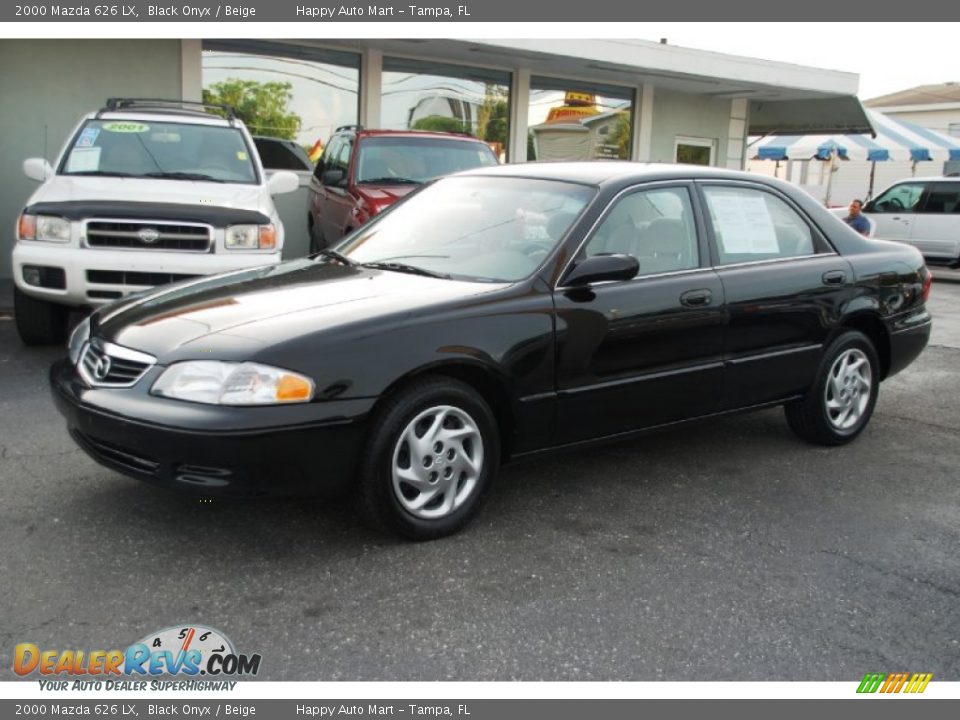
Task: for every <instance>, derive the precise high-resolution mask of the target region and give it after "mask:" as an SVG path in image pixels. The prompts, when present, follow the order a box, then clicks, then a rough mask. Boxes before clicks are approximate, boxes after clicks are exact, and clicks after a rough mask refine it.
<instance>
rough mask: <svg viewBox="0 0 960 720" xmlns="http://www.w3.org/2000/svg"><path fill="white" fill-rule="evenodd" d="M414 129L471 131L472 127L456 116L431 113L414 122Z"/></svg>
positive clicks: (451, 131) (454, 131) (455, 131)
mask: <svg viewBox="0 0 960 720" xmlns="http://www.w3.org/2000/svg"><path fill="white" fill-rule="evenodd" d="M411 129H413V130H429V131H431V132H448V133H469V132H470V128H468V127H466V126H465V125H464V123H462V122H460V121H459V120H457V119H456V118H452V117H447V116H445V115H429V116H427V117H424V118H420V119H419V120H417V121H416V122H415V123H414V124H413V128H411Z"/></svg>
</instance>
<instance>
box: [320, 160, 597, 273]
mask: <svg viewBox="0 0 960 720" xmlns="http://www.w3.org/2000/svg"><path fill="white" fill-rule="evenodd" d="M594 194H595V190H594V188H592V187H587V186H584V185H575V184H573V183H565V182H555V181H552V180H535V179H529V178H516V177H471V176H457V177H450V178H444V179H442V180H438V181H437V182H436V183H434V184H433V185H430V186H429V187H426V188H424V189H423V190H421V191H420V192H418V193H416V194H414V195H411V196H409V197H408V198H407V199H406V200H404V201H403V202H400V203H398V204H397V205H395V206H394V207H393V208H391V209H390V210H388V211H387V212H385V213H384V214H383V215H380V216H379V217H378V218H377V219H375V220H373V222H371V223H369V224H368V225H365V226H363V227H361V228H359V229H358V230H357V231H356V232H354V233H353V234H351V235H349V236H348V237H346V238H345V239H344V241H343V242H342V243H340V245H338V246H337V248H336V250H337V252H339V253H341V254H343V255H345V256H346V257H347V258H348V259H349V260H351V261H353V262H357V263H361V264H364V265H372V266H381V267H384V268H385V269H387V270H394V269H395V270H398V271H401V272H410V271H414V272H421V273H422V274H431V275H439V276H443V277H451V278H456V279H464V280H479V281H487V282H510V281H516V280H521V279H523V278H525V277H528V276H530V275H531V274H533V272H534V271H535V270H536V269H537V268H538V267H540V265H541V264H542V263H543V261H544V260H545V259H546V257H547V255H548V254H549V253H550V252H551V251H552V250H553V248H554V247H556V245H557V243H558V242H560V240H561V238H563V236H564V235H565V234H566V232H567V230H568V229H569V228H570V226H571V225H572V224H573V222H574V220H576V219H577V217H578V216H579V215H580V213H581V212H582V211H583V209H584V207H586V205H587V203H588V202H589V201H590V200H591V199H592V198H593V196H594Z"/></svg>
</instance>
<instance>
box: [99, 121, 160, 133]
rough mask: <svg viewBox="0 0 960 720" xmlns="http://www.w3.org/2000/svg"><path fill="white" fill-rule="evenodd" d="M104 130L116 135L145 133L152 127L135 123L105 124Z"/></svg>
mask: <svg viewBox="0 0 960 720" xmlns="http://www.w3.org/2000/svg"><path fill="white" fill-rule="evenodd" d="M103 129H104V130H106V131H107V132H115V133H145V132H147V131H148V130H150V126H149V125H144V124H143V123H135V122H108V123H104V125H103Z"/></svg>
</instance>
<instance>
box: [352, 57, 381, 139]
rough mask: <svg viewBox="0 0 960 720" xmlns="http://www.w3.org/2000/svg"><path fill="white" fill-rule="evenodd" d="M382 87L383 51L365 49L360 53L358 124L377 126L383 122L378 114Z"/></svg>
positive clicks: (370, 126) (369, 126)
mask: <svg viewBox="0 0 960 720" xmlns="http://www.w3.org/2000/svg"><path fill="white" fill-rule="evenodd" d="M382 87H383V53H382V52H380V51H379V50H371V49H369V48H368V49H366V50H364V51H363V53H362V54H361V55H360V107H359V109H358V110H359V121H360V124H361V125H363V126H364V127H368V128H379V127H380V126H381V123H382V122H383V118H382V117H381V115H380V94H381V89H382Z"/></svg>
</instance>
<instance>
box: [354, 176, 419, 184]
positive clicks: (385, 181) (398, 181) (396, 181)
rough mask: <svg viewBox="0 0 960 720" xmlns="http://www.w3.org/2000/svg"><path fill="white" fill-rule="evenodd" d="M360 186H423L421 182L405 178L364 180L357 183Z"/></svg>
mask: <svg viewBox="0 0 960 720" xmlns="http://www.w3.org/2000/svg"><path fill="white" fill-rule="evenodd" d="M357 182H358V183H359V184H360V185H367V184H369V185H423V180H413V179H411V178H405V177H393V176H391V177H382V178H365V179H363V180H358V181H357Z"/></svg>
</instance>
